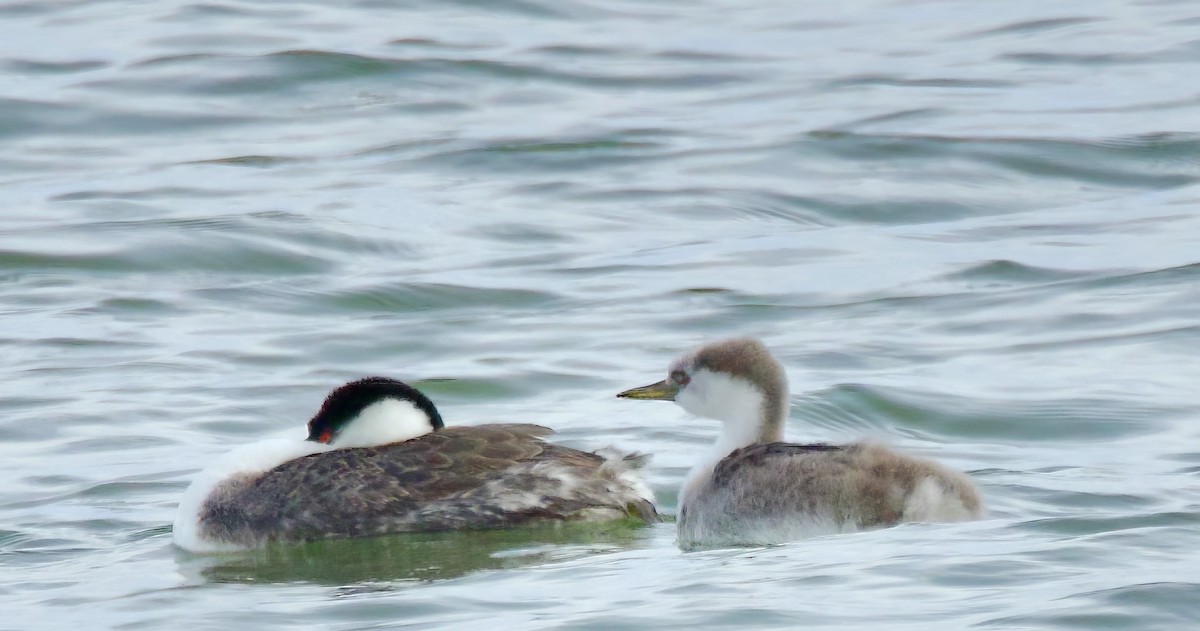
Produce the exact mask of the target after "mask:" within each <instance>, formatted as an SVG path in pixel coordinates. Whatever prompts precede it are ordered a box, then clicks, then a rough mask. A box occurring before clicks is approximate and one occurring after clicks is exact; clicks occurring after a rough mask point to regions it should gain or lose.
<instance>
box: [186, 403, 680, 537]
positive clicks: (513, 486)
mask: <svg viewBox="0 0 1200 631" xmlns="http://www.w3.org/2000/svg"><path fill="white" fill-rule="evenodd" d="M551 433H553V431H552V430H550V429H548V428H545V427H541V426H537V425H483V426H474V427H449V428H444V429H439V430H437V431H435V432H431V433H429V434H426V435H424V436H420V437H418V438H414V439H412V440H408V441H405V442H400V443H394V444H389V445H383V446H379V447H364V448H355V449H338V450H334V451H327V452H322V453H317V454H313V455H310V456H305V457H302V458H297V459H295V460H291V461H289V462H286V463H284V464H282V465H279V466H277V467H275V468H274V469H271V470H269V471H266V472H265V473H261V474H255V475H247V476H242V477H237V478H233V479H230V480H228V481H226V482H225V483H224V484H222V485H221V486H219V487H218V488H217V489H215V490H214V491H213V493H212V494H211V495H210V496H209V497H208V499H207V500H206V501H205V503H204V504H203V507H202V509H201V512H200V532H201V534H202V536H204V537H205V538H208V539H212V540H217V541H225V542H230V543H233V544H237V545H241V546H254V545H259V544H261V543H263V542H265V541H302V540H312V539H324V538H332V537H357V536H364V535H375V534H382V533H394V532H416V531H444V530H456V529H465V528H501V527H507V526H514V525H518V524H523V523H530V522H537V521H544V520H577V519H600V518H607V519H613V518H620V517H622V516H630V517H634V518H640V519H642V520H645V521H647V522H655V521H658V520H659V518H658V514H657V513H656V512H655V510H654V506H653V504H651V503H650V502H649V501H647V500H646V499H643V498H642V497H640V496H639V495H638V493H637V492H636V490H635V489H633V488H632V487H631V486H630V485H629V483H628V481H627V480H624V479H622V477H621V474H622V473H624V471H625V467H626V463H625V462H622V461H621V460H619V459H618V460H612V459H607V460H606V459H605V458H604V457H602V456H599V455H596V454H592V453H586V452H582V451H578V450H575V449H571V448H568V447H563V446H560V445H555V444H552V443H547V442H544V441H542V440H541V439H540V437H541V436H545V435H548V434H551Z"/></svg>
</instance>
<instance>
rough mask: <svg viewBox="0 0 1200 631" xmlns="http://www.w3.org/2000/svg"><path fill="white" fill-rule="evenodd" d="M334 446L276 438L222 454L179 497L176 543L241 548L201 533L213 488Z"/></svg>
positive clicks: (218, 548)
mask: <svg viewBox="0 0 1200 631" xmlns="http://www.w3.org/2000/svg"><path fill="white" fill-rule="evenodd" d="M331 449H332V447H330V446H329V445H323V444H321V443H316V442H311V441H306V440H296V439H294V438H277V439H270V440H264V441H260V442H256V443H251V444H249V445H242V446H241V447H238V448H236V449H234V450H233V451H231V452H229V453H227V454H225V455H224V456H221V457H220V458H218V459H217V460H216V461H215V462H213V463H212V464H211V465H209V466H208V467H206V468H205V469H204V470H203V471H201V472H200V474H199V475H197V476H196V479H194V480H192V484H191V486H189V487H188V488H187V491H184V493H183V498H182V499H180V500H179V508H178V510H177V512H176V513H175V526H174V528H173V535H174V537H173V538H174V541H175V545H177V546H179V547H181V548H183V549H185V550H189V551H191V552H223V551H229V550H237V549H239V546H235V545H233V544H230V543H227V542H223V541H211V540H207V539H204V538H202V537H201V536H200V521H199V519H200V509H201V508H202V507H203V506H204V501H205V500H206V499H208V496H209V495H210V494H211V493H212V492H213V490H214V489H216V488H217V486H219V485H220V484H221V482H223V481H225V480H227V479H229V478H230V477H232V476H235V475H248V474H255V473H262V472H264V471H269V470H271V469H274V468H275V467H277V466H279V465H281V464H283V463H285V462H287V461H289V460H294V459H296V458H301V457H303V456H307V455H310V454H315V453H318V452H322V451H329V450H331Z"/></svg>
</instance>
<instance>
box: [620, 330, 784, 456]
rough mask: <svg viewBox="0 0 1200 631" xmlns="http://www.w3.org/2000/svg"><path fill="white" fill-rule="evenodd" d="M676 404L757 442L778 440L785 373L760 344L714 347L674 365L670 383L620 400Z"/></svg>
mask: <svg viewBox="0 0 1200 631" xmlns="http://www.w3.org/2000/svg"><path fill="white" fill-rule="evenodd" d="M617 396H618V397H623V398H626V399H644V400H658V401H674V402H675V403H677V404H679V406H680V407H682V408H683V409H685V410H687V411H688V412H691V413H692V414H695V415H696V416H703V417H706V418H711V419H716V420H718V421H721V422H722V423H724V424H725V426H726V428H727V429H730V430H734V431H735V432H736V433H737V434H739V435H744V436H747V437H752V438H753V440H756V441H773V440H779V439H780V438H781V437H782V433H783V421H784V419H785V418H786V417H787V407H788V386H787V373H786V372H785V371H784V369H783V366H782V365H780V363H779V362H778V361H777V360H776V359H775V358H774V357H773V356H772V355H771V352H770V351H768V350H767V347H766V346H763V344H762V342H760V341H758V340H756V339H754V338H738V339H732V340H724V341H720V342H714V343H711V344H708V345H706V346H703V347H701V348H700V349H698V350H696V351H695V352H693V353H690V354H688V355H685V356H683V357H680V358H679V359H677V360H675V361H674V362H673V363H672V364H671V367H670V369H669V370H668V371H667V378H666V379H664V380H663V381H660V382H658V383H653V384H650V385H648V386H642V387H640V388H633V389H631V390H626V391H625V392H622V393H620V394H618V395H617Z"/></svg>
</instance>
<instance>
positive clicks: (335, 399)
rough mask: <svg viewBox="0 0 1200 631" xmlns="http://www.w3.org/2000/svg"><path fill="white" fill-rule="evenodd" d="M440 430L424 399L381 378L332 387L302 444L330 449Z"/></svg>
mask: <svg viewBox="0 0 1200 631" xmlns="http://www.w3.org/2000/svg"><path fill="white" fill-rule="evenodd" d="M443 426H444V424H443V423H442V416H441V414H439V413H438V411H437V407H435V406H434V405H433V401H430V400H429V397H427V396H425V395H424V394H421V392H420V391H419V390H417V389H416V388H413V387H412V386H410V385H408V384H406V383H404V382H401V381H397V380H395V379H389V378H387V377H367V378H366V379H359V380H358V381H351V382H350V383H348V384H346V385H344V386H341V387H340V388H337V389H336V390H334V391H333V392H331V393H329V396H328V397H326V398H325V403H323V404H321V409H320V410H319V411H318V412H317V414H316V415H315V416H313V417H312V420H310V421H309V422H308V440H311V441H314V442H318V443H325V444H327V445H329V446H331V447H333V448H335V449H343V448H349V447H374V446H377V445H387V444H390V443H398V442H402V441H405V440H410V439H412V438H416V437H418V436H422V435H424V434H428V433H429V432H431V431H434V430H438V429H441V428H442V427H443Z"/></svg>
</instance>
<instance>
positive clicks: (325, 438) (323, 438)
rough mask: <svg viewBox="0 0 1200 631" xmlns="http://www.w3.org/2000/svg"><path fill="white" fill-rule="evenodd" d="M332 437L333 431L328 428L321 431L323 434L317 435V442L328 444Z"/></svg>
mask: <svg viewBox="0 0 1200 631" xmlns="http://www.w3.org/2000/svg"><path fill="white" fill-rule="evenodd" d="M332 439H333V431H332V430H328V429H327V430H325V431H323V432H321V435H320V436H318V437H317V442H319V443H326V444H328V443H329V441H330V440H332Z"/></svg>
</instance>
